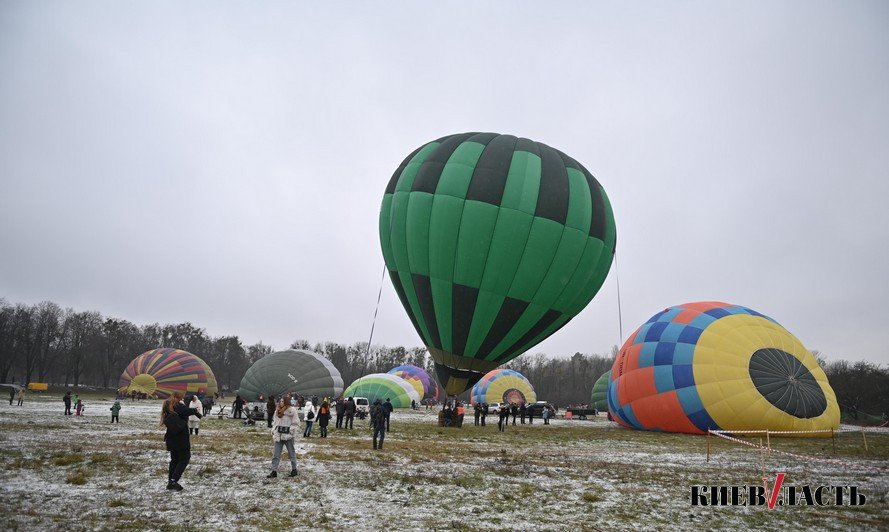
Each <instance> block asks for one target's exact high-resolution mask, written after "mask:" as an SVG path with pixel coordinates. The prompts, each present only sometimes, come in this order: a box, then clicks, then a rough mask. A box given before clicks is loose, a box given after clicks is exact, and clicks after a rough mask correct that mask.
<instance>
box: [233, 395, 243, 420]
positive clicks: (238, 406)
mask: <svg viewBox="0 0 889 532" xmlns="http://www.w3.org/2000/svg"><path fill="white" fill-rule="evenodd" d="M232 409H234V411H233V412H232V419H241V414H242V413H243V412H244V400H243V399H241V396H240V395H236V396H235V401H234V402H233V403H232Z"/></svg>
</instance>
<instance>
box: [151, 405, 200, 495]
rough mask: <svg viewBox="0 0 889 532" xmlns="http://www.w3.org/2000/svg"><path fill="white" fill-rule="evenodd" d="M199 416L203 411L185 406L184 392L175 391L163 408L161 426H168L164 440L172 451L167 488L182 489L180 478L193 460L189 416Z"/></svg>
mask: <svg viewBox="0 0 889 532" xmlns="http://www.w3.org/2000/svg"><path fill="white" fill-rule="evenodd" d="M189 416H198V417H199V418H200V417H201V413H200V412H199V411H197V410H195V409H194V408H189V407H187V406H185V404H184V403H183V402H182V392H173V395H171V396H170V397H169V398H168V399H167V400H166V401H164V406H163V408H162V409H161V422H160V426H161V427H164V428H166V432H165V433H164V441H165V442H166V446H167V451H169V452H170V467H169V469H168V481H167V489H168V490H175V491H182V486H181V485H180V484H179V479H181V478H182V474H183V473H185V468H186V467H188V462H189V461H190V460H191V440H190V439H189V437H188V430H186V429H187V428H188V421H187V420H188V417H189Z"/></svg>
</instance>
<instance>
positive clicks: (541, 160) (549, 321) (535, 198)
mask: <svg viewBox="0 0 889 532" xmlns="http://www.w3.org/2000/svg"><path fill="white" fill-rule="evenodd" d="M616 238H617V237H616V231H615V226H614V215H613V213H612V211H611V204H610V203H609V201H608V196H606V195H605V191H604V190H603V189H602V186H601V185H600V184H599V182H598V181H596V178H594V177H593V176H592V174H590V173H589V172H588V171H587V170H586V168H584V167H583V166H581V165H580V163H578V162H577V161H575V160H574V159H572V158H571V157H569V156H567V155H565V154H564V153H562V152H560V151H558V150H556V149H554V148H551V147H549V146H547V145H545V144H541V143H539V142H534V141H531V140H528V139H524V138H517V137H513V136H510V135H498V134H496V133H463V134H459V135H451V136H448V137H443V138H441V139H438V140H436V141H433V142H430V143H428V144H424V145H423V146H421V147H420V148H418V149H417V150H416V151H414V152H413V153H411V154H410V155H409V156H408V157H407V158H406V159H405V160H404V161H403V162H402V163H401V166H399V167H398V169H397V170H396V171H395V174H394V175H393V176H392V179H391V180H390V181H389V185H388V186H387V187H386V193H385V195H384V196H383V204H382V207H381V209H380V243H381V245H382V248H383V257H384V259H385V261H386V267H387V268H388V270H389V275H390V278H391V279H392V284H393V285H394V286H395V291H396V292H397V293H398V296H399V298H400V299H401V302H402V304H403V305H404V308H405V309H406V310H407V313H408V316H410V319H411V321H412V322H413V325H414V327H415V328H416V330H417V333H419V335H420V337H421V338H422V339H423V342H424V343H425V344H426V347H427V348H428V349H429V352H430V354H431V355H432V358H433V360H434V361H435V371H436V374H437V375H438V378H439V381H440V382H441V383H442V385H443V386H444V388H445V390H446V391H447V393H448V394H450V395H456V394H458V393H460V392H463V391H464V390H466V389H468V388H469V387H471V386H472V385H473V384H475V383H476V382H477V381H478V380H479V379H480V378H481V377H482V376H483V375H484V374H485V373H487V372H488V371H490V370H492V369H494V368H495V367H497V366H499V365H501V364H503V363H505V362H507V361H509V360H511V359H513V358H515V357H517V356H519V355H520V354H522V353H524V352H525V351H527V350H528V349H530V348H531V347H532V346H534V345H535V344H537V343H539V342H541V341H542V340H543V339H544V338H546V337H548V336H549V335H551V334H553V333H554V332H556V331H557V330H558V329H559V328H561V327H562V326H563V325H565V324H566V323H568V321H569V320H570V319H571V318H573V317H574V316H575V315H577V313H578V312H580V311H581V310H582V309H583V308H584V307H585V306H586V304H587V303H589V302H590V300H591V299H592V298H593V296H594V295H595V294H596V292H597V291H598V290H599V288H600V287H601V286H602V283H603V282H604V281H605V277H606V276H607V275H608V270H609V268H610V267H611V262H612V259H613V257H614V250H615V243H616Z"/></svg>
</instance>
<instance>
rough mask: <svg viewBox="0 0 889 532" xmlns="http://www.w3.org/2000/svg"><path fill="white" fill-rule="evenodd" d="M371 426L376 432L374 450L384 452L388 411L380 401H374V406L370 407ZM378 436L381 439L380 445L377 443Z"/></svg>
mask: <svg viewBox="0 0 889 532" xmlns="http://www.w3.org/2000/svg"><path fill="white" fill-rule="evenodd" d="M370 424H371V427H373V431H374V436H373V442H374V450H376V451H382V450H383V440H384V439H385V438H386V409H385V408H384V407H383V405H382V404H380V400H379V399H377V400H376V401H374V404H373V406H371V407H370ZM377 436H379V437H380V441H379V443H377Z"/></svg>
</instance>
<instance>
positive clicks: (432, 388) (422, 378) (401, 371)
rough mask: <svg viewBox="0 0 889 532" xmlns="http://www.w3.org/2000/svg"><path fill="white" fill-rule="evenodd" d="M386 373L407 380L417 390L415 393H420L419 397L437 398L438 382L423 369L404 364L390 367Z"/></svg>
mask: <svg viewBox="0 0 889 532" xmlns="http://www.w3.org/2000/svg"><path fill="white" fill-rule="evenodd" d="M388 373H389V374H390V375H395V376H396V377H401V378H402V379H404V380H406V381H407V382H409V383H410V384H411V385H412V386H413V387H414V389H415V390H417V393H418V394H420V398H421V399H433V400H437V399H438V384H437V383H436V382H435V381H434V380H432V377H430V376H429V374H428V373H426V370H425V369H423V368H421V367H418V366H414V365H411V364H405V365H403V366H398V367H394V368H392V369H390V370H389V371H388Z"/></svg>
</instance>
